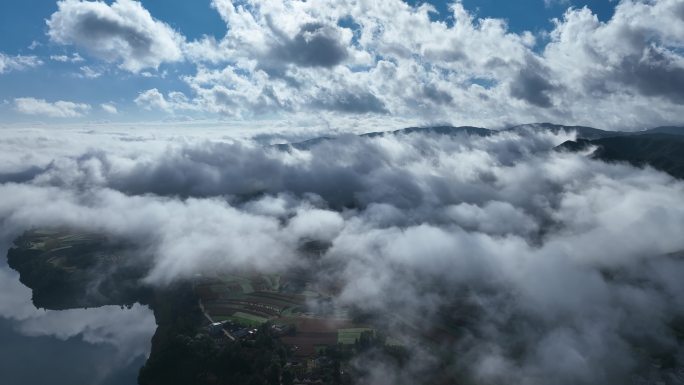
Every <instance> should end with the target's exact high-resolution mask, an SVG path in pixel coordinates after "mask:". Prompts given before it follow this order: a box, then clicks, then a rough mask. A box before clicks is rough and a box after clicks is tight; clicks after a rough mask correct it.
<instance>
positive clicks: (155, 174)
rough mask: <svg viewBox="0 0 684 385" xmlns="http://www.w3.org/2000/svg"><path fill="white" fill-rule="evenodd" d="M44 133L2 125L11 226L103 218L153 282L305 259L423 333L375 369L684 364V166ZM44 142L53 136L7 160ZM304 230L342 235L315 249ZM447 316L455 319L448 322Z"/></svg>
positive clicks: (490, 147)
mask: <svg viewBox="0 0 684 385" xmlns="http://www.w3.org/2000/svg"><path fill="white" fill-rule="evenodd" d="M41 136H42V134H41V133H40V132H17V133H15V134H12V135H8V136H7V139H5V140H4V141H2V142H0V147H2V148H3V149H6V150H7V151H3V152H2V153H3V154H7V155H6V156H7V157H8V159H7V162H5V163H4V165H5V166H3V167H4V170H3V171H2V172H1V173H0V180H5V182H4V183H2V184H1V185H0V193H2V196H4V197H7V198H6V199H4V200H3V201H2V202H0V218H3V221H2V227H1V228H2V233H3V234H4V236H6V237H10V238H11V236H13V235H16V234H19V233H20V232H21V231H23V230H24V229H26V228H30V227H33V226H64V225H66V226H71V227H74V228H84V229H88V230H95V231H101V232H106V233H108V234H110V235H111V236H115V237H121V238H124V239H127V240H129V241H131V242H133V243H134V244H137V245H138V246H139V248H140V255H141V257H144V258H150V260H151V261H152V262H153V265H154V268H153V269H152V270H151V272H150V274H149V276H148V277H147V278H146V280H147V282H148V283H151V284H156V285H164V284H166V283H168V282H172V281H174V280H178V279H183V278H185V277H191V276H193V275H194V274H196V273H202V272H205V271H216V270H217V269H228V270H238V271H244V270H247V271H254V270H256V271H262V272H282V271H287V270H288V269H291V268H297V269H312V270H313V271H314V272H315V277H316V280H317V282H316V284H318V285H322V286H325V287H335V288H337V290H336V295H335V297H334V301H335V302H336V303H338V304H339V305H340V306H346V307H349V308H351V309H356V311H360V312H367V313H369V314H375V315H379V316H378V317H377V322H378V324H379V326H380V327H381V328H382V329H383V330H386V331H387V332H388V333H389V334H390V335H391V336H392V337H394V338H396V339H399V340H402V341H404V342H405V343H407V346H409V348H410V349H409V350H410V354H411V360H410V362H411V364H410V365H406V366H403V367H397V366H395V365H394V364H393V363H392V362H388V361H376V359H375V358H373V357H367V358H366V359H362V360H360V361H359V362H358V365H365V367H366V368H367V369H369V370H370V371H369V374H368V377H366V378H365V380H364V381H366V383H370V384H384V383H387V384H389V383H393V384H397V383H398V384H402V383H406V384H415V383H421V382H423V381H425V379H426V378H430V377H429V376H430V375H431V374H430V373H432V375H434V374H435V373H443V374H444V375H446V376H447V377H449V376H452V377H456V378H459V379H462V380H464V381H470V382H474V383H482V384H503V383H509V382H515V383H527V384H549V383H552V384H605V383H631V382H632V381H636V380H639V381H641V380H643V381H651V382H657V381H675V380H673V378H676V375H677V374H676V373H677V370H681V368H682V366H683V365H684V356H683V355H682V354H683V351H682V347H681V342H680V340H679V339H678V338H677V337H676V333H677V331H676V330H679V329H678V328H679V327H680V325H681V319H682V318H681V317H682V316H683V315H684V314H682V311H681V309H684V306H683V305H684V303H682V298H683V297H682V294H683V293H684V286H682V284H681V282H680V281H681V280H680V279H679V277H681V276H682V274H684V260H683V259H682V257H681V255H682V254H681V253H682V250H684V240H682V238H681V236H680V235H681V233H682V230H684V209H682V208H681V204H679V203H680V202H681V201H682V199H684V183H682V182H681V181H677V180H674V179H672V178H671V177H670V176H668V175H666V174H663V173H660V172H657V171H654V170H652V169H649V168H646V169H636V168H633V167H632V166H629V165H624V164H606V163H602V162H599V161H595V160H591V159H589V158H587V157H585V156H584V155H583V154H577V153H563V152H556V151H552V149H553V148H554V147H555V146H556V145H558V144H560V143H562V142H563V141H565V140H567V139H571V138H572V135H570V134H564V133H561V134H559V135H552V134H549V133H544V132H543V131H542V132H536V133H532V132H527V133H525V132H521V133H515V132H508V133H500V134H497V135H493V136H490V137H478V136H467V135H462V136H454V137H448V136H438V135H430V134H410V135H396V136H395V135H386V136H378V137H363V138H360V137H354V136H350V137H341V138H339V139H337V140H335V141H323V142H320V143H317V144H312V145H311V147H310V148H309V149H306V150H296V149H291V150H289V151H284V150H282V149H279V148H277V147H270V146H268V147H263V146H260V145H257V144H256V143H254V142H249V141H234V140H231V139H221V140H212V141H207V139H206V138H202V137H194V138H193V137H188V136H187V135H186V136H185V137H184V138H183V139H180V140H179V139H178V138H173V139H170V140H164V139H160V138H158V137H154V136H144V135H142V136H133V135H131V134H130V133H128V134H126V133H108V134H104V133H96V132H91V133H76V132H65V133H64V135H60V136H58V137H54V136H53V137H52V138H47V137H46V138H44V139H42V140H41V141H38V140H36V139H37V138H40V137H41ZM147 138H149V139H147ZM36 143H43V144H42V145H44V147H43V149H44V151H42V152H40V153H36V155H33V156H31V157H26V158H25V161H24V162H23V163H17V162H16V161H12V160H11V158H12V157H13V155H12V154H13V152H16V151H20V152H24V153H27V152H28V149H29V148H35V146H36ZM21 171H24V173H25V174H26V175H24V177H23V179H22V180H23V182H21V181H18V180H17V179H16V178H14V179H12V178H10V177H11V176H12V175H14V176H16V175H17V173H19V172H21ZM1 178H4V179H1ZM310 241H318V242H319V243H321V244H329V245H330V248H329V249H327V250H326V251H325V252H324V253H323V254H322V255H320V257H319V258H317V259H313V260H312V259H311V257H310V256H308V257H305V256H303V255H302V252H301V249H302V246H303V245H305V244H307V243H308V242H310ZM440 328H449V329H450V330H451V329H453V331H452V332H450V333H447V334H446V335H458V337H449V338H437V339H435V337H434V336H435V333H437V335H443V334H440V333H443V332H441V331H440V330H441V329H440ZM451 333H455V334H451ZM663 360H665V361H663ZM665 362H666V363H665ZM658 368H659V369H658ZM426 376H428V377H426ZM673 376H674V377H673ZM672 383H678V382H676V381H675V382H672Z"/></svg>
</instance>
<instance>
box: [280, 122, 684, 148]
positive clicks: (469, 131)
mask: <svg viewBox="0 0 684 385" xmlns="http://www.w3.org/2000/svg"><path fill="white" fill-rule="evenodd" d="M511 131H513V132H521V133H524V132H525V131H529V132H539V131H549V132H553V133H559V132H561V131H565V132H568V133H569V132H576V133H577V139H583V140H596V139H603V138H613V137H623V136H639V135H648V134H670V135H683V136H684V126H681V127H677V126H661V127H655V128H651V129H648V130H644V131H631V132H630V131H608V130H601V129H598V128H594V127H587V126H566V125H562V124H553V123H530V124H520V125H516V126H512V127H508V128H503V129H501V130H492V129H488V128H483V127H474V126H457V127H456V126H425V127H407V128H402V129H399V130H394V131H376V132H369V133H365V134H361V135H358V136H360V137H367V138H375V137H380V136H386V135H411V134H436V135H449V136H453V135H477V136H490V135H496V134H498V133H501V132H511ZM339 138H340V137H334V136H323V137H317V138H312V139H308V140H305V141H301V142H294V143H283V144H277V145H276V147H277V148H278V149H280V150H288V149H290V148H295V149H298V150H306V149H309V148H311V147H312V146H314V145H316V144H319V143H322V142H326V141H331V140H336V139H339Z"/></svg>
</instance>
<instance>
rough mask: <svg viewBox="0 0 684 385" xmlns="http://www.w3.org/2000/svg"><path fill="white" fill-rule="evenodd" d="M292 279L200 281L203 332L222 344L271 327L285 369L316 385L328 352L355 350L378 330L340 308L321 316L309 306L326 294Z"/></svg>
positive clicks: (218, 278) (218, 277)
mask: <svg viewBox="0 0 684 385" xmlns="http://www.w3.org/2000/svg"><path fill="white" fill-rule="evenodd" d="M294 281H295V280H293V279H292V277H285V276H281V275H254V276H238V275H230V274H223V275H220V274H216V275H214V276H203V277H201V278H199V279H197V280H196V282H195V284H194V288H195V293H196V295H197V296H198V298H199V302H200V303H199V306H200V309H201V310H202V312H203V314H204V317H205V318H206V323H205V325H204V326H203V328H204V332H206V333H208V334H209V335H210V336H211V337H213V338H214V339H215V340H217V341H219V342H220V341H236V340H240V341H249V340H250V339H253V338H255V335H256V334H257V330H258V328H259V327H264V326H267V327H269V328H270V332H271V335H273V336H275V337H277V338H278V339H279V340H280V341H281V342H282V343H283V344H284V345H285V346H287V347H288V348H289V350H290V352H291V356H290V357H289V359H288V362H287V364H286V366H287V367H288V368H289V370H290V371H291V372H292V373H294V374H295V380H298V381H300V382H299V383H316V381H317V375H316V373H317V372H319V371H320V369H323V368H325V367H326V366H327V365H329V364H330V358H329V357H328V355H327V353H329V350H330V349H345V348H346V349H348V350H351V349H353V347H354V346H355V345H357V344H358V343H359V341H361V340H368V339H370V338H372V337H373V336H374V335H375V334H376V332H375V330H374V329H373V328H371V327H369V326H368V325H364V324H359V323H355V322H354V321H353V320H352V319H350V317H348V316H347V315H346V312H344V311H342V310H339V309H338V310H335V311H333V312H332V313H329V314H320V313H317V312H316V311H315V309H314V306H312V305H311V304H312V303H316V302H317V301H321V300H325V297H326V294H325V293H321V292H320V291H318V290H316V288H315V287H313V286H311V285H310V284H301V282H296V283H295V282H294ZM339 370H340V371H341V372H344V368H340V369H339ZM293 383H298V382H296V381H295V382H293Z"/></svg>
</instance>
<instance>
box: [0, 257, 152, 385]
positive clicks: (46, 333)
mask: <svg viewBox="0 0 684 385" xmlns="http://www.w3.org/2000/svg"><path fill="white" fill-rule="evenodd" d="M3 249H4V250H3ZM0 253H2V255H1V256H0V259H2V260H1V261H0V373H1V374H0V383H1V384H3V385H31V384H48V383H49V384H51V385H81V384H83V385H135V384H136V383H137V376H138V370H139V369H140V367H141V366H142V365H143V364H144V363H145V360H146V357H147V356H148V355H149V349H150V340H151V338H152V335H153V334H154V331H155V329H156V325H155V321H154V315H153V314H152V311H151V310H150V309H149V308H147V307H146V306H141V305H135V306H133V307H132V308H131V309H122V308H120V307H118V306H106V307H101V308H95V309H74V310H65V311H46V310H41V309H36V308H35V307H34V306H33V304H32V303H31V290H30V289H28V288H26V287H25V286H24V285H22V284H21V283H20V282H19V276H18V274H17V273H16V272H14V271H13V270H11V269H10V268H9V267H8V266H7V263H6V260H5V255H6V248H0Z"/></svg>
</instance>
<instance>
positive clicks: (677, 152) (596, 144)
mask: <svg viewBox="0 0 684 385" xmlns="http://www.w3.org/2000/svg"><path fill="white" fill-rule="evenodd" d="M539 131H549V132H553V133H559V132H561V131H565V132H575V133H577V139H576V140H574V141H567V142H565V143H563V144H561V145H560V146H558V147H556V150H558V151H584V150H586V149H588V148H595V150H594V151H593V152H592V154H591V155H590V156H592V157H593V158H595V159H600V160H603V161H606V162H628V163H630V164H632V165H634V166H637V167H643V166H646V165H649V166H651V167H653V168H655V169H658V170H661V171H664V172H667V173H669V174H670V175H672V176H674V177H676V178H680V179H684V126H682V127H677V126H661V127H655V128H651V129H647V130H643V131H634V132H626V131H607V130H601V129H598V128H594V127H586V126H565V125H560V124H552V123H533V124H522V125H517V126H512V127H508V128H504V129H501V130H491V129H487V128H482V127H473V126H462V127H453V126H431V127H407V128H403V129H400V130H395V131H385V132H370V133H366V134H362V135H359V136H360V137H368V138H375V137H381V136H387V135H413V134H430V135H447V136H456V135H476V136H491V135H497V134H499V133H502V132H518V133H521V134H524V133H525V132H539ZM339 138H340V137H319V138H313V139H309V140H306V141H303V142H297V143H287V144H279V145H276V147H277V148H278V149H280V150H283V151H289V150H291V149H297V150H307V149H310V148H311V147H312V146H315V145H317V144H320V143H323V142H327V141H334V140H337V139H339Z"/></svg>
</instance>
